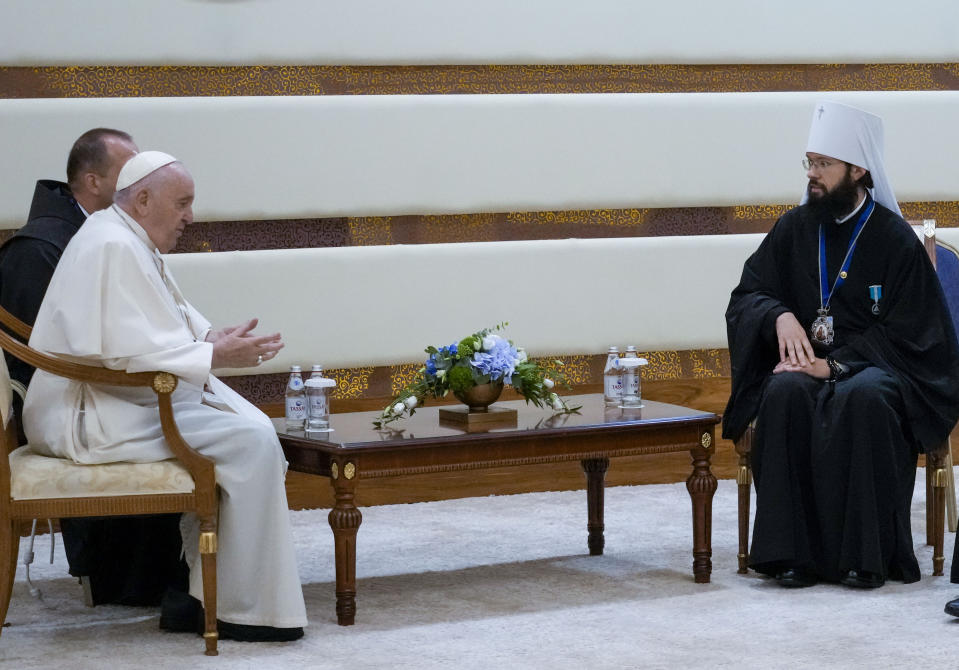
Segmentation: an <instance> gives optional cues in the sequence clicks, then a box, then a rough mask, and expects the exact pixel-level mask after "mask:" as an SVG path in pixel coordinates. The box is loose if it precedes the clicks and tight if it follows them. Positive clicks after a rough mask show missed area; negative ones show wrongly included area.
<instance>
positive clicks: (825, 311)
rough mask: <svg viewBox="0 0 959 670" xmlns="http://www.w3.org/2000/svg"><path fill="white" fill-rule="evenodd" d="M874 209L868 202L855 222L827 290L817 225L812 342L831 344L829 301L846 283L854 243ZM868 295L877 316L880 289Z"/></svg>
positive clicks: (822, 245) (823, 248)
mask: <svg viewBox="0 0 959 670" xmlns="http://www.w3.org/2000/svg"><path fill="white" fill-rule="evenodd" d="M875 208H876V203H875V201H873V202H870V203H869V206H868V207H867V208H866V209H865V210H863V212H862V214H860V215H859V220H858V221H856V227H855V228H854V229H853V232H852V238H851V239H850V240H849V248H848V249H846V257H845V258H844V259H843V261H842V266H841V267H840V268H839V274H838V275H837V276H836V281H835V282H833V285H832V288H829V277H828V276H827V275H828V273H827V270H826V238H825V236H824V235H823V232H822V224H819V309H818V310H816V311H817V312H818V314H819V316H817V317H816V319H815V320H814V321H813V322H812V325H811V326H810V327H809V334H810V335H811V337H812V340H813V342H818V343H819V344H832V341H833V338H834V337H835V334H836V330H835V327H834V325H833V319H832V317H831V316H829V301H830V300H831V299H832V296H833V295H834V294H835V293H836V291H837V290H838V289H839V287H840V286H842V285H843V282H845V281H846V276H847V275H848V274H849V265H850V264H851V263H852V254H853V252H854V251H855V250H856V242H857V241H859V236H860V235H861V234H862V230H863V228H864V227H865V226H866V222H867V221H868V220H869V217H870V215H871V214H872V211H873V210H874V209H875ZM874 288H875V289H876V292H875V293H876V295H874V294H873V289H874ZM869 295H870V297H871V298H872V299H873V301H874V303H875V304H874V305H873V314H878V312H879V298H880V297H881V296H882V287H881V286H870V287H869Z"/></svg>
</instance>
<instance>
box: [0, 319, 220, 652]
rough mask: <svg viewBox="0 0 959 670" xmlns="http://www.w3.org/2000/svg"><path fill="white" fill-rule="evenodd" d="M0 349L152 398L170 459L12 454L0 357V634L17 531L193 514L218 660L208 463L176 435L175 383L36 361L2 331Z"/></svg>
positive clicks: (25, 335) (17, 325)
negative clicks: (75, 521)
mask: <svg viewBox="0 0 959 670" xmlns="http://www.w3.org/2000/svg"><path fill="white" fill-rule="evenodd" d="M0 322H2V323H3V325H4V326H6V327H7V328H8V329H9V330H10V331H11V332H13V333H15V334H17V336H18V337H20V338H21V339H22V340H24V341H26V340H28V339H29V336H30V327H29V326H27V325H26V324H24V323H23V322H21V321H19V320H18V319H16V318H14V317H13V316H12V315H11V314H10V313H9V312H7V311H5V310H4V309H2V308H0ZM0 349H2V350H3V351H5V352H9V353H10V354H12V355H14V356H16V357H17V358H19V359H21V360H23V361H25V362H27V363H29V364H30V365H32V366H34V367H36V368H38V369H42V370H45V371H47V372H49V373H52V374H56V375H60V376H62V377H67V378H70V379H74V380H78V381H81V382H86V383H99V384H109V385H114V386H130V387H149V388H152V389H153V391H154V392H155V393H156V397H157V413H158V416H157V420H158V421H159V422H160V425H161V426H162V428H163V436H164V438H165V439H166V442H167V445H168V446H169V447H170V451H172V452H173V454H174V456H175V458H174V459H170V460H167V461H161V462H158V463H107V464H99V465H79V464H76V463H73V462H70V461H68V460H66V459H59V458H50V457H47V456H41V455H38V454H35V453H31V452H30V450H29V447H20V448H18V447H17V430H16V421H15V420H12V417H11V412H10V399H11V394H10V393H9V389H10V386H11V384H10V381H9V377H8V375H7V366H6V361H5V360H4V359H3V358H2V357H0V386H3V387H5V389H4V391H3V392H0V417H2V421H0V455H4V454H5V455H7V458H2V457H0V632H2V630H3V628H2V625H3V623H4V622H5V621H6V617H7V609H8V608H9V606H10V596H11V594H12V591H13V579H14V576H15V573H16V566H17V554H18V551H19V547H20V535H21V533H22V530H23V524H24V523H25V522H29V521H31V520H33V519H38V518H68V517H91V516H124V515H131V514H163V513H175V512H194V513H195V514H196V515H197V518H198V519H199V521H200V537H199V553H200V556H201V567H202V572H203V601H204V604H205V605H206V607H205V632H204V634H203V637H204V640H205V645H206V653H207V655H210V656H215V655H216V654H217V640H218V635H217V627H216V626H217V624H216V544H217V543H216V523H217V518H216V514H217V491H216V478H215V475H214V467H213V461H212V460H211V459H209V458H207V457H206V456H203V455H201V454H199V453H197V452H196V451H194V450H193V449H192V448H191V447H190V446H189V445H188V444H187V443H186V442H185V441H184V440H183V437H182V436H181V435H180V431H179V430H178V429H177V427H176V422H175V420H174V417H173V403H172V401H171V399H170V397H171V394H172V393H173V391H174V390H175V389H176V385H177V378H176V377H174V376H173V375H171V374H169V373H166V372H144V373H137V374H129V373H126V372H120V371H117V370H107V369H105V368H96V367H91V366H86V365H77V364H74V363H67V362H65V361H62V360H59V359H57V358H53V357H51V356H46V355H44V354H41V353H40V352H38V351H35V350H34V349H31V348H30V347H29V346H27V345H25V344H23V343H22V342H20V341H18V340H17V339H15V338H14V337H12V336H11V335H9V334H7V333H6V332H4V331H3V330H0Z"/></svg>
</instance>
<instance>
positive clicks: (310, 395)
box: [306, 365, 336, 431]
mask: <svg viewBox="0 0 959 670" xmlns="http://www.w3.org/2000/svg"><path fill="white" fill-rule="evenodd" d="M318 368H319V369H318ZM334 386H336V381H334V380H333V379H329V378H327V377H324V376H323V369H322V368H320V366H319V365H314V366H313V371H312V374H311V375H310V378H309V379H307V380H306V401H307V405H308V408H307V419H306V430H307V431H317V430H318V431H329V430H331V428H330V398H329V395H327V394H328V392H329V389H331V388H333V387H334Z"/></svg>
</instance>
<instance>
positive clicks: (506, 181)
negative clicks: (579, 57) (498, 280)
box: [0, 91, 959, 228]
mask: <svg viewBox="0 0 959 670" xmlns="http://www.w3.org/2000/svg"><path fill="white" fill-rule="evenodd" d="M823 97H828V98H830V99H835V100H840V101H846V102H850V103H852V104H855V105H859V106H862V107H865V108H867V109H869V110H871V111H874V112H876V113H878V114H880V115H882V116H883V117H885V119H886V129H887V139H886V147H887V150H886V154H887V159H888V171H889V173H890V175H891V178H892V182H893V186H894V188H895V190H896V195H897V196H898V198H899V199H900V200H902V201H922V200H946V201H948V200H957V199H959V162H957V161H956V159H955V148H956V147H959V123H956V119H957V118H959V92H956V91H946V92H865V93H830V94H828V96H824V95H823V94H820V93H730V94H615V95H457V96H331V97H237V98H229V97H228V98H112V99H33V100H0V146H2V147H3V148H4V152H5V155H6V156H8V157H12V158H8V160H7V161H6V162H5V166H4V168H3V179H0V227H2V228H9V227H17V226H19V225H22V223H23V219H24V217H25V216H26V213H27V209H28V207H29V199H30V194H31V193H32V191H33V182H34V180H36V179H38V178H44V177H46V178H50V177H59V178H62V175H63V172H64V164H65V161H66V153H67V150H68V148H69V147H70V145H71V143H72V142H73V140H74V139H75V138H76V137H77V136H78V135H79V134H80V133H81V132H83V131H84V130H86V129H88V128H91V127H95V126H101V125H106V126H114V127H118V128H121V129H124V130H127V131H129V132H131V133H132V134H133V135H134V137H135V138H136V139H137V141H138V143H139V145H140V147H141V149H162V150H164V151H168V152H170V153H172V154H174V155H176V156H177V157H179V158H180V159H181V160H183V161H184V162H185V163H186V165H187V166H188V167H189V168H190V170H191V171H192V172H193V174H194V176H195V178H196V181H197V202H196V216H197V219H198V220H207V221H209V220H240V219H271V218H300V217H303V218H310V217H324V216H368V215H401V214H438V213H474V212H504V211H507V212H508V211H536V210H564V209H591V208H606V207H611V208H620V207H624V208H625V207H684V206H723V205H739V204H782V203H794V202H797V201H798V199H799V196H800V194H801V191H802V189H803V188H804V185H805V176H804V173H803V171H802V169H801V167H800V165H799V161H800V159H801V158H802V155H803V150H804V148H805V142H806V133H807V130H808V126H809V121H810V119H811V117H812V110H813V108H814V105H815V103H816V102H817V101H818V100H820V99H822V98H823Z"/></svg>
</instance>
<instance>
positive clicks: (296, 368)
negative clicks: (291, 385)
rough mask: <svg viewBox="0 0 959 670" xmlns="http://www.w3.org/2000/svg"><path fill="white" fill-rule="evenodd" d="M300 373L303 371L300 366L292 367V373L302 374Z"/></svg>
mask: <svg viewBox="0 0 959 670" xmlns="http://www.w3.org/2000/svg"><path fill="white" fill-rule="evenodd" d="M300 371H301V368H300V366H299V365H291V366H290V372H300Z"/></svg>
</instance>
